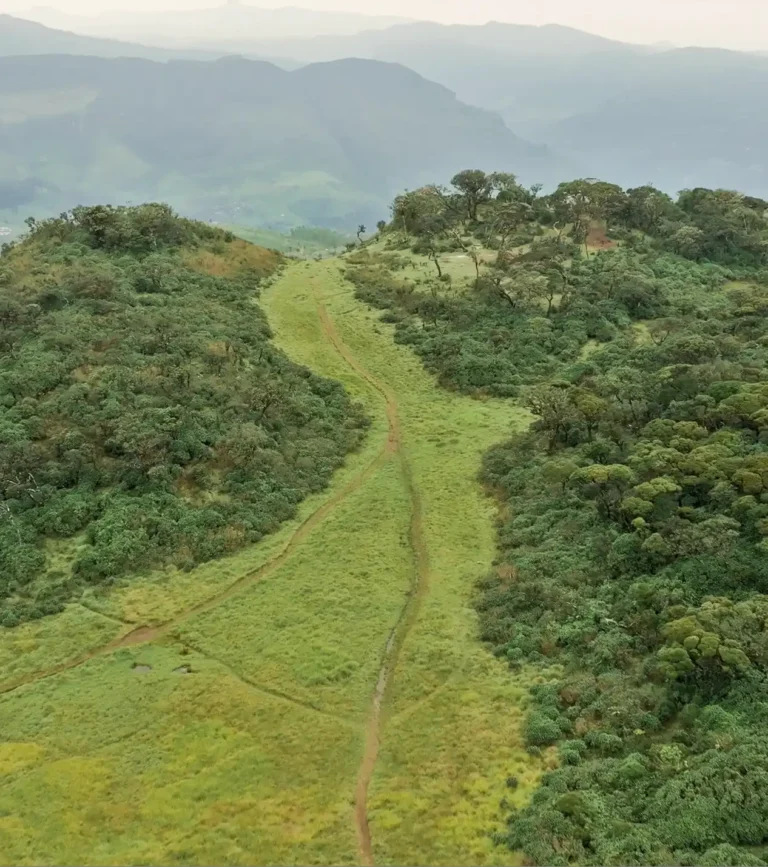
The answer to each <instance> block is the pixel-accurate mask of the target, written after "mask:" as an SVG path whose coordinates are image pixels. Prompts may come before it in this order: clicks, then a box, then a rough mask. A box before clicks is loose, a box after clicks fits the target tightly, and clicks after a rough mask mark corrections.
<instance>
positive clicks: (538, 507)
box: [349, 172, 768, 865]
mask: <svg viewBox="0 0 768 867" xmlns="http://www.w3.org/2000/svg"><path fill="white" fill-rule="evenodd" d="M766 211H768V203H766V202H764V201H762V200H760V199H753V198H749V197H746V196H741V195H738V194H735V193H730V192H727V191H722V190H716V191H712V190H703V189H696V190H689V191H685V192H683V193H682V194H681V195H680V196H679V198H678V199H677V200H676V201H673V200H672V199H670V198H669V197H668V196H666V195H664V194H662V193H660V192H659V191H657V190H655V189H653V188H651V187H644V188H639V189H634V190H629V191H627V192H625V191H623V190H621V189H619V188H617V187H614V186H612V185H609V184H603V183H600V182H596V181H577V182H574V183H570V184H563V185H561V187H560V188H559V189H558V190H557V191H556V192H555V193H554V194H553V195H551V196H546V197H541V196H539V195H538V191H537V190H535V189H534V190H527V189H523V188H521V187H519V186H518V185H517V184H516V182H515V180H514V178H511V177H509V176H504V175H493V176H486V175H484V174H483V173H482V172H466V173H462V174H461V175H459V176H457V177H456V178H455V179H454V181H453V188H452V189H444V188H437V187H429V188H425V189H422V190H418V191H415V192H413V193H409V194H406V195H404V196H402V197H400V198H399V199H398V200H397V201H396V202H395V205H394V208H393V219H392V222H391V223H390V224H389V225H388V226H386V227H382V228H383V234H382V240H381V241H380V242H378V243H377V244H376V245H371V246H370V247H369V248H368V249H367V250H366V251H364V252H361V253H358V254H356V255H355V256H353V257H350V259H349V262H350V267H349V277H350V279H351V280H352V281H353V282H354V283H355V285H356V287H357V294H358V296H359V297H361V298H363V299H365V300H366V301H369V302H371V303H373V304H375V305H377V306H379V307H381V308H383V309H384V310H385V311H386V312H385V315H384V318H385V319H387V320H389V321H392V322H394V323H395V325H396V329H397V330H396V334H397V339H398V340H399V341H400V342H402V343H404V344H407V345H410V346H413V348H414V349H415V350H416V352H417V353H419V355H420V356H421V357H422V359H423V360H424V362H425V364H426V365H427V367H428V368H429V369H430V370H432V371H434V372H435V373H436V374H437V376H438V378H439V380H440V382H441V383H442V384H443V385H445V386H446V387H449V388H453V389H456V390H460V391H463V392H467V393H472V394H475V395H477V396H478V397H481V396H483V395H498V396H507V397H516V398H517V399H518V401H519V402H520V403H522V404H523V405H524V406H526V407H528V408H529V409H530V410H531V411H532V412H533V413H534V414H535V416H536V421H535V423H534V424H533V425H532V427H531V429H530V430H529V431H528V432H526V433H523V434H518V435H516V436H515V437H514V438H513V439H512V440H510V441H508V442H507V443H505V444H504V445H501V446H497V447H496V448H494V449H492V450H491V451H490V452H489V453H488V455H487V456H486V458H485V462H484V467H483V479H484V481H485V483H486V484H487V485H488V487H489V489H490V490H491V491H493V492H494V494H495V495H496V496H497V497H498V499H499V501H500V503H501V507H502V508H501V519H500V530H499V554H498V562H497V565H496V568H495V569H494V571H493V572H492V573H491V574H490V575H489V576H488V577H487V578H485V579H484V581H483V582H482V583H481V585H480V592H479V596H478V600H477V608H478V611H479V613H480V618H481V629H482V635H483V638H484V640H485V641H486V642H488V644H489V645H490V647H491V648H492V650H493V652H494V653H495V654H496V655H497V656H498V657H500V658H502V659H505V660H507V661H508V663H509V666H510V668H511V669H512V670H513V671H517V670H521V668H522V667H523V666H525V667H526V668H528V667H530V666H534V667H536V666H542V667H544V668H545V669H547V670H549V669H551V667H552V666H553V665H554V664H556V665H560V666H562V672H563V673H562V677H560V678H559V679H558V680H557V681H556V682H550V683H547V684H544V685H540V686H538V687H535V688H534V690H533V698H534V709H533V710H532V711H531V712H530V714H529V715H528V717H527V721H526V724H525V732H526V737H527V742H528V749H529V753H530V754H531V755H537V754H539V752H540V751H542V750H548V749H550V748H551V747H552V746H557V749H558V755H559V767H558V768H557V769H556V770H553V771H551V772H550V773H548V774H546V775H545V776H544V778H543V781H542V786H541V788H540V789H539V790H538V791H537V792H536V794H535V795H534V797H533V799H532V801H531V802H530V804H528V805H527V806H525V807H523V808H522V809H517V810H515V811H514V812H512V814H511V816H510V819H509V829H508V831H507V832H506V833H505V834H503V835H499V836H498V838H497V839H498V841H499V843H500V844H504V843H506V844H507V845H509V846H510V847H511V848H512V849H515V850H522V851H523V852H524V853H525V856H526V857H527V858H528V859H530V860H531V861H532V862H533V863H536V864H562V865H566V864H594V865H598V864H603V865H604V864H617V865H618V864H638V865H649V864H659V865H662V864H680V865H684V864H712V865H714V864H734V865H736V864H739V865H742V864H744V865H746V864H749V865H752V864H754V865H758V864H763V863H765V859H766V858H768V847H767V846H766V844H768V838H767V837H766V832H765V828H766V826H767V825H768V801H766V799H765V795H764V793H765V788H766V783H767V782H768V754H767V753H766V750H765V748H764V745H763V742H764V738H763V734H762V733H763V731H764V727H765V724H766V719H767V717H766V714H767V713H768V710H767V709H768V677H767V675H768V655H766V648H768V631H766V623H768V619H767V616H768V570H767V568H766V553H767V552H768V542H767V541H766V539H767V538H768V477H767V476H766V470H765V468H766V465H767V464H766V461H768V451H766V430H768V429H767V428H766V417H768V416H766V412H767V411H768V410H767V409H766V408H767V407H768V373H766V370H767V369H768V366H767V362H768V357H766V347H767V346H768V330H766V316H765V314H766V312H767V311H768V224H766ZM483 248H486V249H487V248H495V249H496V250H497V253H496V255H495V257H494V258H493V260H492V261H491V262H490V263H481V262H480V261H479V260H480V257H479V251H480V250H481V249H483ZM457 251H463V252H464V254H465V255H466V256H467V257H468V258H469V259H470V260H471V261H473V262H474V263H475V264H476V265H477V268H476V272H475V274H473V275H470V276H469V277H466V276H465V277H463V278H460V279H458V280H456V279H454V275H453V274H452V273H451V270H450V268H447V267H445V265H446V261H450V257H451V256H453V255H455V254H456V252H457ZM414 254H416V255H420V256H422V257H423V261H431V263H432V264H433V266H434V271H433V276H432V277H431V278H428V277H421V278H417V279H413V278H412V277H406V276H403V275H404V272H405V267H406V262H407V260H408V259H410V258H411V257H412V256H413V255H414Z"/></svg>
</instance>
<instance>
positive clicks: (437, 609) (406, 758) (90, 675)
mask: <svg viewBox="0 0 768 867" xmlns="http://www.w3.org/2000/svg"><path fill="white" fill-rule="evenodd" d="M262 304H263V306H264V307H265V309H266V311H267V313H268V316H269V319H270V322H271V324H272V326H273V328H274V329H275V331H276V335H277V342H278V343H279V344H280V346H281V347H282V348H284V349H285V350H286V351H287V352H288V353H289V354H290V355H291V357H292V358H293V359H294V360H296V361H297V362H300V363H304V364H306V365H308V366H309V367H311V368H312V369H313V370H315V371H316V372H318V373H321V374H323V375H326V376H331V377H335V378H337V379H340V380H342V381H343V382H344V383H345V385H346V386H347V387H348V389H349V390H350V392H351V393H352V394H353V395H354V396H356V397H357V398H358V399H359V400H361V401H362V402H363V403H364V404H365V405H366V407H367V409H368V411H369V413H370V414H371V416H372V417H373V420H374V421H373V425H372V428H371V431H370V435H369V437H368V439H367V441H366V444H365V446H364V447H363V449H361V451H360V452H359V453H358V454H355V455H353V456H351V458H350V459H349V461H348V463H347V465H346V466H345V467H344V468H343V469H342V470H341V471H340V472H339V473H338V474H337V476H336V477H335V479H334V482H333V485H332V487H331V489H330V490H329V491H326V492H325V493H323V494H320V495H317V496H314V497H312V498H310V499H309V500H307V501H306V502H305V503H304V504H303V506H302V508H301V513H300V515H299V516H298V517H297V519H296V520H295V521H293V522H290V523H289V524H286V525H285V526H283V527H282V528H281V530H280V531H279V532H278V533H276V534H275V535H274V536H272V537H270V538H269V539H267V540H265V541H264V542H263V543H261V544H259V545H257V546H254V547H252V548H250V549H247V550H245V551H244V552H241V553H240V554H239V555H238V556H236V557H231V558H228V559H225V560H221V561H218V562H216V563H211V564H207V565H205V566H203V567H201V568H199V569H196V570H194V571H192V572H178V571H173V570H169V571H163V572H156V573H152V574H149V575H145V576H143V577H141V578H138V579H136V580H134V581H132V582H131V583H130V584H126V585H125V586H122V587H119V588H116V589H115V590H113V591H112V592H110V593H108V594H105V595H96V594H91V595H89V596H88V598H87V599H85V600H84V602H85V603H86V605H87V606H88V607H87V608H85V607H81V606H70V608H68V609H67V611H66V612H65V613H64V614H62V615H60V616H58V617H54V618H48V619H46V620H44V621H40V622H38V623H35V624H32V625H30V626H26V627H22V628H20V629H16V630H0V689H1V688H2V684H3V683H6V684H7V683H9V682H13V681H14V680H16V679H17V678H19V677H20V676H28V675H29V674H30V673H32V672H34V671H40V672H44V671H47V670H49V669H51V668H54V667H56V666H57V665H59V664H61V663H62V662H63V661H65V660H66V659H68V658H69V659H72V658H77V657H78V656H80V655H82V654H83V653H84V652H85V651H87V650H89V649H90V648H93V647H97V646H99V645H100V644H103V643H106V642H108V641H109V640H110V639H112V638H113V637H114V636H115V635H117V634H119V633H120V632H122V631H127V630H128V629H130V628H131V627H130V626H128V625H123V624H121V622H120V621H125V622H126V623H133V624H144V623H162V622H165V621H167V620H173V618H175V617H177V615H178V614H179V613H180V612H183V611H185V610H187V609H189V608H190V607H192V606H195V605H198V604H200V603H201V602H203V601H205V599H207V598H209V597H211V596H214V595H216V594H217V593H220V592H222V591H223V590H224V589H226V587H227V586H229V585H231V584H232V583H233V582H235V581H237V580H239V579H243V578H245V577H247V576H248V575H253V574H254V573H255V572H256V571H257V570H259V569H260V568H261V567H263V566H264V564H265V563H269V562H270V561H271V560H273V559H274V558H276V557H277V556H278V555H280V554H281V553H283V552H287V556H284V557H283V559H281V561H280V563H281V565H280V566H279V567H278V568H275V569H274V570H272V571H271V572H270V571H267V572H266V573H264V575H263V577H262V578H261V580H259V581H253V582H251V583H248V582H247V581H246V582H244V584H243V587H242V592H240V593H239V594H237V595H233V596H231V597H230V598H228V599H226V601H223V602H222V603H221V604H220V605H218V606H217V607H214V608H212V609H211V610H209V611H207V612H206V613H204V614H200V615H198V616H195V617H191V618H188V619H184V618H181V619H179V620H178V622H177V623H176V625H175V626H174V627H173V629H172V630H171V632H170V634H167V635H166V636H165V637H164V638H162V639H161V640H159V641H157V642H155V643H154V644H151V645H142V646H137V647H132V648H124V649H121V650H118V651H115V652H114V653H112V654H110V655H107V656H103V657H99V658H96V659H93V660H91V661H90V662H88V663H85V664H83V665H80V666H78V667H76V668H73V669H72V670H70V671H66V672H64V673H60V674H57V675H55V676H51V677H48V678H46V679H43V680H40V681H38V682H36V683H32V684H29V685H27V686H24V687H22V688H20V689H17V690H15V691H13V692H10V693H8V694H6V695H4V696H0V732H2V742H0V774H2V775H3V776H2V779H3V786H2V787H0V864H42V863H50V864H69V863H82V864H124V863H153V864H181V863H195V864H213V863H216V864H231V865H239V864H256V863H258V864H268V863H280V864H293V863H302V864H333V863H354V862H356V860H357V859H358V851H357V839H356V832H355V825H354V810H353V802H354V793H355V785H356V780H357V774H358V769H359V766H360V762H361V758H362V753H363V747H364V743H365V730H366V724H367V720H368V717H369V714H370V710H371V701H372V695H373V691H374V687H375V684H376V680H377V677H378V673H379V668H380V665H381V660H382V657H383V654H384V648H385V645H386V642H387V638H388V635H389V634H390V632H391V630H392V629H393V627H394V626H395V623H396V622H397V620H398V617H399V616H400V613H401V611H402V610H403V606H404V605H405V604H406V601H407V598H408V596H407V594H408V590H409V588H410V587H411V586H412V585H413V583H414V580H415V572H416V570H415V559H414V552H413V550H412V547H411V540H410V538H409V525H410V520H411V508H412V501H411V491H410V488H409V485H408V483H407V479H406V476H405V474H404V464H403V463H401V461H400V460H398V458H397V455H395V454H392V453H386V452H384V451H383V448H384V445H385V443H386V440H387V429H388V428H387V420H386V415H385V411H384V398H383V397H382V394H381V393H380V391H379V390H378V389H377V388H375V387H374V385H372V384H371V380H372V379H374V380H376V381H377V383H378V384H379V387H380V388H383V389H385V390H386V391H387V392H389V393H390V394H391V396H392V398H393V399H394V400H395V401H396V403H397V409H398V416H399V422H400V427H401V438H402V450H403V455H404V457H405V462H406V465H407V467H408V468H409V470H410V475H411V477H412V486H413V488H414V489H415V490H416V491H417V492H418V495H419V496H420V499H421V503H422V511H423V521H422V524H423V527H422V529H423V542H424V544H425V547H426V551H427V554H428V558H429V574H428V580H427V583H426V585H425V587H424V592H423V593H422V594H421V597H420V604H419V605H418V606H414V605H413V604H412V608H411V610H412V612H413V614H412V616H411V618H410V621H409V623H410V629H409V631H408V632H407V635H406V636H405V638H404V641H403V643H402V648H401V650H400V653H399V656H398V658H397V663H396V665H395V666H394V670H393V671H392V672H391V674H390V681H389V688H388V690H387V692H386V693H385V697H384V705H383V716H382V727H381V748H380V752H379V758H378V763H377V766H376V768H375V772H374V776H373V780H372V783H371V787H370V792H369V800H368V807H369V819H370V826H371V832H372V839H373V851H374V855H375V858H376V863H379V864H396V863H418V864H497V863H510V862H511V861H514V856H512V854H511V853H509V852H508V851H507V850H506V849H504V848H498V849H496V848H494V847H493V846H492V844H491V841H490V837H489V832H491V831H492V830H493V829H494V828H495V827H497V826H498V825H499V824H500V822H501V821H502V818H503V815H504V811H503V810H502V809H501V808H500V801H501V799H502V798H504V797H506V798H507V799H508V800H510V801H522V800H523V799H525V798H527V797H528V796H529V795H530V792H531V790H532V788H533V787H534V786H535V785H536V782H537V780H538V778H539V776H540V774H541V771H542V770H543V766H544V765H545V764H546V763H547V761H549V760H550V759H549V758H548V757H546V756H545V757H544V758H543V759H541V760H537V759H532V758H531V757H530V756H528V754H527V753H526V752H525V751H524V749H523V747H522V738H521V736H520V733H519V725H520V721H521V714H522V712H523V709H524V706H525V693H526V690H525V687H526V684H525V683H524V682H514V681H513V680H512V679H511V678H510V674H509V672H508V671H507V669H506V667H505V666H504V665H503V664H502V663H500V662H498V661H496V660H495V659H494V658H493V657H492V656H491V655H490V654H488V653H487V651H486V650H485V649H484V648H483V647H482V646H481V645H480V644H479V642H478V640H477V625H476V618H475V614H474V611H473V609H472V607H471V599H472V594H473V587H474V583H475V581H476V580H477V578H478V577H479V576H480V575H482V574H483V573H484V572H486V571H487V570H488V569H489V568H490V566H491V563H492V560H493V556H494V523H493V522H494V507H493V504H492V503H491V501H490V500H488V499H487V498H486V497H485V496H484V495H483V493H482V491H481V490H480V488H479V486H478V484H477V482H476V476H477V472H478V469H479V464H480V457H481V455H482V453H483V452H484V451H485V450H486V449H487V448H488V447H489V446H490V445H491V444H493V443H495V442H498V441H500V440H502V439H504V438H505V437H506V436H507V435H508V434H509V432H510V430H511V429H513V428H515V427H520V426H522V425H524V424H526V423H527V422H528V416H527V415H526V414H525V413H523V412H522V411H520V410H517V409H515V408H514V407H513V406H510V404H509V403H503V402H500V401H484V402H480V401H474V400H471V399H469V398H464V397H458V396H456V395H452V394H448V393H446V392H444V391H441V390H440V389H438V388H437V387H436V386H435V384H434V383H433V381H432V379H431V378H430V377H429V376H428V375H427V374H426V373H425V372H424V371H423V369H422V367H421V365H420V363H419V361H418V360H417V359H416V357H415V356H414V355H412V354H411V353H410V352H409V351H407V350H405V349H403V348H401V347H398V346H396V345H395V344H394V342H393V340H392V334H391V332H390V329H389V327H388V326H385V325H383V324H381V323H380V322H379V321H378V319H377V315H376V314H375V313H373V312H372V311H369V310H368V309H367V308H366V307H364V306H363V305H362V304H360V303H359V302H357V301H355V299H354V297H353V295H352V291H351V287H350V286H348V285H347V284H345V283H344V282H343V281H342V280H341V278H340V275H339V263H338V262H337V261H324V262H319V263H303V264H302V263H297V264H295V265H292V266H290V267H289V268H288V269H287V270H286V272H285V273H284V275H283V277H282V278H281V279H280V280H279V281H278V283H277V284H276V285H274V286H273V287H272V288H270V289H269V290H268V292H267V293H266V295H265V297H264V298H263V299H262ZM318 304H323V305H324V306H325V307H326V309H327V311H328V313H329V315H330V317H331V318H332V320H333V322H334V324H335V327H336V330H337V332H338V334H339V337H340V338H341V340H343V342H344V344H345V345H346V347H347V350H348V352H349V353H351V354H352V355H353V356H354V359H355V360H356V364H357V365H358V368H359V367H362V368H365V370H366V371H368V374H369V375H368V376H367V377H363V376H362V375H361V373H360V372H359V369H358V370H355V369H354V368H353V367H352V366H350V364H349V362H348V361H347V360H345V359H344V358H343V357H342V356H341V355H340V354H339V352H338V351H337V348H335V347H334V345H333V344H332V343H331V341H330V340H329V339H328V337H327V335H326V334H325V333H324V332H323V329H322V326H321V322H320V319H319V317H318ZM328 503H333V508H329V507H327V508H326V509H325V511H324V512H323V520H322V522H317V523H315V524H314V525H310V527H311V529H310V530H305V531H303V532H302V534H300V536H299V537H298V542H297V541H296V540H295V538H294V537H295V535H296V533H297V531H298V530H299V528H300V527H301V526H302V524H303V522H304V521H306V520H307V518H308V517H309V516H311V515H312V514H313V513H315V512H316V511H317V510H318V509H319V508H320V507H321V506H323V504H328ZM292 539H293V540H294V541H293V542H292ZM97 612H101V613H97ZM20 654H23V655H20ZM137 664H138V665H143V666H149V667H151V668H150V670H148V671H145V672H144V673H139V670H136V669H134V667H133V666H134V665H137ZM183 665H189V666H191V669H192V673H191V674H189V675H184V674H180V673H178V672H177V671H176V670H177V669H178V668H179V667H181V666H183ZM508 775H514V776H518V777H519V778H520V780H521V785H520V787H519V789H518V790H516V791H515V792H514V793H513V792H512V791H511V790H509V789H506V787H505V786H504V783H503V781H504V779H505V778H506V776H508Z"/></svg>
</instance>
